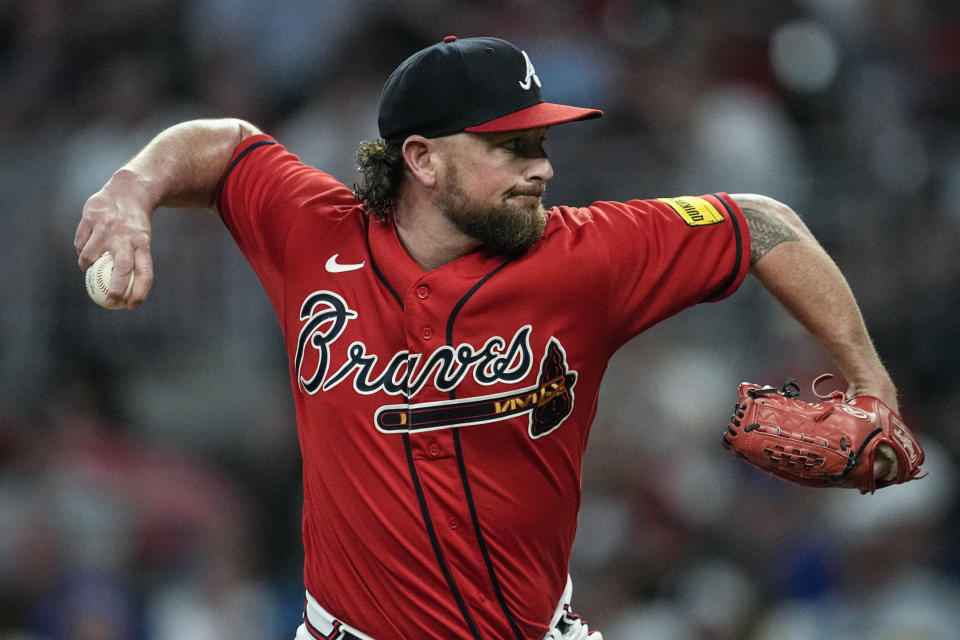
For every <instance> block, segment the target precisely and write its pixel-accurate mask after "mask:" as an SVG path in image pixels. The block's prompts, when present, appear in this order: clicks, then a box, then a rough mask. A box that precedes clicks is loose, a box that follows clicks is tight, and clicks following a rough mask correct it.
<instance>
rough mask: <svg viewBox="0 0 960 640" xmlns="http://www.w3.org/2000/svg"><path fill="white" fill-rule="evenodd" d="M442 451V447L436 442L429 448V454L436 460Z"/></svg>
mask: <svg viewBox="0 0 960 640" xmlns="http://www.w3.org/2000/svg"><path fill="white" fill-rule="evenodd" d="M440 451H441V449H440V445H438V444H437V443H436V442H431V443H430V445H429V446H428V447H427V452H429V453H430V455H431V456H433V457H434V458H436V457H437V456H438V455H440Z"/></svg>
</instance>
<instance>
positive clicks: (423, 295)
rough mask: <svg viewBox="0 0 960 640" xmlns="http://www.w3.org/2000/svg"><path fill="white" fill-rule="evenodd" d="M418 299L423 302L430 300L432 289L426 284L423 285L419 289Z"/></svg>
mask: <svg viewBox="0 0 960 640" xmlns="http://www.w3.org/2000/svg"><path fill="white" fill-rule="evenodd" d="M417 297H418V298H420V299H421V300H426V299H427V298H429V297H430V287H428V286H427V285H425V284H422V285H420V286H419V287H417Z"/></svg>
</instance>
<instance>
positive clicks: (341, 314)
mask: <svg viewBox="0 0 960 640" xmlns="http://www.w3.org/2000/svg"><path fill="white" fill-rule="evenodd" d="M358 315H359V314H358V312H356V311H354V310H352V309H351V308H350V307H349V306H347V303H346V301H345V300H344V299H343V298H342V297H341V296H340V295H339V294H337V293H335V292H333V291H316V292H314V293H312V294H310V295H309V296H307V298H306V299H305V300H304V302H303V305H301V312H300V319H301V320H303V321H304V323H303V328H302V329H301V330H300V334H299V336H298V339H297V352H296V356H295V357H294V367H295V369H296V371H297V379H298V381H299V384H300V388H301V389H302V390H303V391H304V392H306V393H308V394H314V393H317V392H319V391H329V390H331V389H333V388H334V387H336V386H337V385H338V384H341V383H342V382H344V380H347V379H350V380H352V383H353V389H354V390H355V391H356V392H357V393H360V394H365V395H368V394H373V393H377V392H384V393H387V394H389V395H402V396H405V397H409V396H411V395H415V394H416V393H418V392H419V391H420V390H421V389H422V388H423V387H424V385H426V384H427V383H428V382H430V383H432V384H433V386H434V387H435V388H436V389H438V390H440V391H453V390H454V389H456V387H457V385H458V384H459V383H460V381H461V380H463V378H465V377H466V376H468V375H472V377H473V379H474V380H475V381H476V382H477V383H478V384H481V385H484V386H491V385H496V384H510V383H513V382H517V381H520V380H523V379H524V378H526V377H527V376H528V375H529V373H530V371H531V368H532V362H533V354H532V353H531V349H530V332H531V330H532V327H531V326H530V325H526V326H524V327H521V328H520V329H519V330H518V331H517V332H516V334H515V335H514V336H513V338H512V339H510V340H509V342H508V341H507V340H506V339H504V338H503V337H501V336H493V337H491V338H489V339H487V340H486V342H485V343H484V344H483V346H482V347H481V348H479V349H475V348H474V347H473V346H472V345H470V344H466V343H465V344H461V345H459V346H457V347H456V348H454V347H451V346H449V345H443V346H441V347H438V348H437V349H436V350H435V351H433V352H432V353H430V354H420V353H409V352H408V351H399V352H397V353H395V354H393V355H392V356H390V357H389V358H381V357H378V356H377V354H375V353H370V351H369V349H368V347H367V345H366V344H364V343H363V342H360V341H358V342H353V343H352V344H350V345H349V346H347V347H345V348H343V349H342V352H343V353H342V354H341V356H340V358H339V359H337V358H336V357H335V356H334V355H332V354H331V351H332V349H333V348H334V347H335V343H336V342H337V340H338V339H339V338H340V336H341V335H342V334H343V332H344V330H345V329H346V328H347V324H348V323H349V322H350V320H352V319H354V318H357V317H358ZM311 352H312V355H313V357H312V358H311V357H309V354H310V353H311ZM378 362H385V364H383V365H380V367H381V368H379V369H378ZM576 380H577V374H576V372H575V371H569V370H567V366H566V354H565V352H564V351H563V347H562V346H561V345H560V343H559V341H557V340H556V339H555V338H551V339H550V340H549V342H548V345H547V351H546V353H545V354H544V356H543V359H542V362H541V365H540V375H539V376H538V378H537V382H536V384H535V385H534V386H532V387H528V388H524V389H520V390H518V391H511V392H507V393H501V394H497V395H487V396H482V397H477V398H465V399H459V400H450V401H446V402H424V403H420V404H393V405H386V406H382V407H380V408H379V409H377V412H376V414H375V416H373V420H372V422H374V423H375V424H376V427H377V429H379V430H380V431H382V432H383V433H409V432H411V431H429V430H433V429H451V428H454V427H465V426H470V425H478V424H487V423H491V422H496V421H499V420H506V419H508V418H511V417H513V416H515V415H518V414H526V413H529V414H530V429H529V432H530V437H531V438H539V437H541V436H544V435H546V434H548V433H550V432H551V431H553V430H554V429H556V428H557V427H558V426H560V424H561V423H562V422H563V420H564V419H566V417H567V416H569V415H570V411H571V410H572V409H573V386H574V384H575V383H576Z"/></svg>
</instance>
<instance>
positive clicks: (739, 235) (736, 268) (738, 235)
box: [703, 193, 743, 302]
mask: <svg viewBox="0 0 960 640" xmlns="http://www.w3.org/2000/svg"><path fill="white" fill-rule="evenodd" d="M713 197H715V198H716V199H717V200H719V201H720V203H721V204H722V205H723V207H724V208H725V209H726V210H727V213H728V214H729V215H730V222H732V223H733V235H734V238H735V239H736V243H737V258H736V260H735V261H734V263H733V271H732V272H731V273H730V277H728V278H727V279H726V280H724V281H723V284H722V285H720V286H719V287H717V290H716V291H714V292H713V293H711V294H710V295H709V296H707V297H706V298H704V300H703V301H704V302H710V301H711V300H714V299H716V298H719V297H720V296H721V295H723V293H724V292H725V291H726V290H727V289H729V288H730V285H732V284H733V281H734V280H736V279H737V274H738V273H740V264H741V263H742V262H743V232H742V231H741V229H740V221H739V220H737V215H736V214H735V213H734V212H733V209H731V208H730V205H729V204H727V201H726V200H724V199H723V197H722V196H721V195H720V194H719V193H714V194H713Z"/></svg>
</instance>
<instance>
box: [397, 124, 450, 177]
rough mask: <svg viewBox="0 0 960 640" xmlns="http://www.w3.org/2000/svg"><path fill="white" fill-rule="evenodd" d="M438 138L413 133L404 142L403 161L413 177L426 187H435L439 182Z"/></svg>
mask: <svg viewBox="0 0 960 640" xmlns="http://www.w3.org/2000/svg"><path fill="white" fill-rule="evenodd" d="M439 151H440V148H439V145H438V144H437V141H436V140H431V139H429V138H424V137H423V136H417V135H413V136H410V137H408V138H407V139H406V140H404V142H403V149H402V151H401V153H402V154H403V161H404V163H405V164H406V165H407V169H408V170H409V171H410V173H411V174H412V176H413V179H414V180H416V181H417V182H419V183H420V184H422V185H423V186H425V187H433V186H434V185H436V183H437V175H438V172H439V168H440V161H441V158H440V156H439V154H438V152H439Z"/></svg>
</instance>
